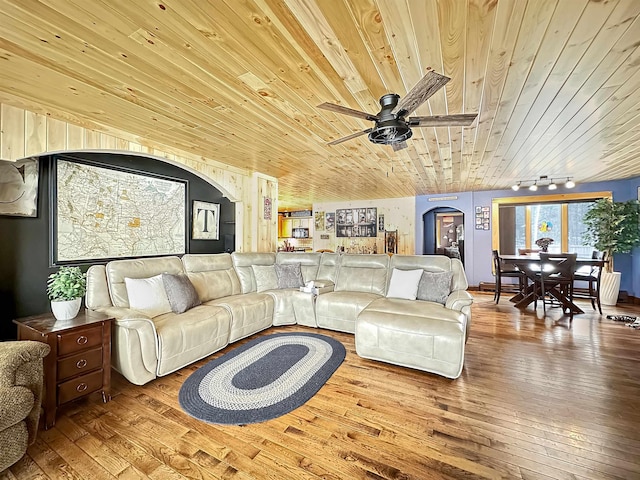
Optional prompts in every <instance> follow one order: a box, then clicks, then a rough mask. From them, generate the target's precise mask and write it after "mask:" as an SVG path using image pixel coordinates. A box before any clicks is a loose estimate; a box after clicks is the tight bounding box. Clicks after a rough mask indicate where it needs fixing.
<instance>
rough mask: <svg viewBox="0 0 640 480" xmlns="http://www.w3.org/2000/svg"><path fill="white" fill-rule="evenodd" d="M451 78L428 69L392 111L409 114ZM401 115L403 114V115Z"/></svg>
mask: <svg viewBox="0 0 640 480" xmlns="http://www.w3.org/2000/svg"><path fill="white" fill-rule="evenodd" d="M449 80H451V79H450V78H449V77H445V76H444V75H440V74H439V73H436V72H434V71H433V70H429V71H428V72H427V74H426V75H425V76H424V77H422V78H421V79H420V81H419V82H418V83H416V84H415V85H414V86H413V88H412V89H411V90H410V91H409V93H407V94H406V95H405V96H404V97H403V98H402V100H400V102H399V103H398V105H397V106H396V108H395V109H394V110H393V111H394V113H397V112H400V111H401V110H403V111H404V115H409V114H410V113H411V112H413V111H414V110H415V109H416V108H418V107H419V106H420V105H422V104H423V103H424V102H426V101H427V99H428V98H429V97H430V96H431V95H433V94H434V93H436V92H437V91H438V90H440V89H441V88H442V87H444V86H445V85H446V83H447V82H448V81H449ZM404 115H403V116H404Z"/></svg>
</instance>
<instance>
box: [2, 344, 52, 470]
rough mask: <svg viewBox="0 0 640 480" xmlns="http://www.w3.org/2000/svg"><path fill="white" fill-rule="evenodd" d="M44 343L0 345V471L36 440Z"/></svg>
mask: <svg viewBox="0 0 640 480" xmlns="http://www.w3.org/2000/svg"><path fill="white" fill-rule="evenodd" d="M49 350H50V347H49V345H47V344H46V343H41V342H32V341H18V342H0V472H2V471H3V470H6V469H7V468H9V467H10V466H11V465H13V464H14V463H16V462H17V461H18V460H20V459H21V458H22V456H23V455H24V454H25V452H26V451H27V447H28V446H29V445H30V444H32V443H33V442H34V441H35V439H36V432H37V431H38V420H39V419H40V404H41V401H42V384H43V366H42V365H43V360H42V359H43V358H44V357H46V356H47V354H48V353H49Z"/></svg>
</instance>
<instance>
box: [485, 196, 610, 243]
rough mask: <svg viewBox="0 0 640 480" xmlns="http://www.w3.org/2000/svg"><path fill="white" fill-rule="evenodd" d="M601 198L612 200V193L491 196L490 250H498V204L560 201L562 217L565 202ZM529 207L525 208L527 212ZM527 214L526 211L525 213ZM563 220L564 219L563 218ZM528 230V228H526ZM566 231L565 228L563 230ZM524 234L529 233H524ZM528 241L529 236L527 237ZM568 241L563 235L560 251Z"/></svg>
mask: <svg viewBox="0 0 640 480" xmlns="http://www.w3.org/2000/svg"><path fill="white" fill-rule="evenodd" d="M601 198H607V199H609V200H613V193H612V192H610V191H604V192H584V193H559V194H553V195H524V196H520V197H502V198H493V199H491V223H492V225H493V228H492V229H491V248H492V250H498V251H500V206H501V205H524V206H529V205H532V204H541V203H560V204H561V205H562V209H563V212H562V213H563V216H562V218H563V219H565V218H566V215H564V214H566V209H567V203H570V202H576V201H589V200H594V201H595V200H599V199H601ZM528 211H529V209H528V208H527V209H526V212H528ZM526 215H528V213H526ZM530 220H531V219H530V218H526V222H527V224H530V223H531V222H530ZM563 222H564V220H563ZM566 227H567V225H564V223H563V228H566ZM527 231H528V229H527ZM564 231H565V232H566V230H564ZM526 235H529V234H528V233H526ZM527 240H528V241H529V242H530V241H531V239H530V238H528V239H527ZM566 242H568V240H567V239H565V235H563V237H562V251H566V249H567V248H568V243H567V245H565V243H566Z"/></svg>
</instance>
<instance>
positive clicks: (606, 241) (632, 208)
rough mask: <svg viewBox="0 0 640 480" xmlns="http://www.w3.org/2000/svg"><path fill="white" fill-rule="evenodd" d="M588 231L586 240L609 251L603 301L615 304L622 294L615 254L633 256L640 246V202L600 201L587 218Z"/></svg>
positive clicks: (596, 202) (605, 270) (604, 276)
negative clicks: (614, 267)
mask: <svg viewBox="0 0 640 480" xmlns="http://www.w3.org/2000/svg"><path fill="white" fill-rule="evenodd" d="M583 221H584V224H585V226H586V227H587V230H586V232H585V234H584V240H585V241H586V242H587V243H588V244H589V245H593V246H594V247H595V248H596V249H597V250H599V251H601V252H605V253H606V256H607V259H608V260H609V261H608V263H607V264H606V265H605V269H604V271H603V272H602V278H601V280H600V302H601V303H603V304H604V305H615V304H616V302H617V301H618V294H619V292H620V277H621V274H620V272H614V271H613V254H614V253H629V252H631V251H632V250H633V249H634V248H635V247H637V246H640V227H639V223H638V222H639V221H640V203H639V202H638V201H637V200H629V201H626V202H614V201H612V200H610V199H608V198H602V199H599V200H596V201H595V202H594V204H593V206H592V207H591V208H590V209H589V211H588V212H587V213H585V215H584V218H583Z"/></svg>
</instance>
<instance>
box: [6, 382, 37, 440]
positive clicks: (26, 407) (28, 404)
mask: <svg viewBox="0 0 640 480" xmlns="http://www.w3.org/2000/svg"><path fill="white" fill-rule="evenodd" d="M35 400H36V395H34V393H33V392H32V391H31V390H29V389H28V388H27V387H22V386H19V385H17V386H13V387H0V431H3V430H4V429H6V428H9V427H11V426H13V425H15V424H16V423H18V422H21V421H22V420H24V419H25V418H27V417H28V416H29V414H30V413H31V410H32V409H33V407H34V405H35ZM38 408H39V406H38Z"/></svg>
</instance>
